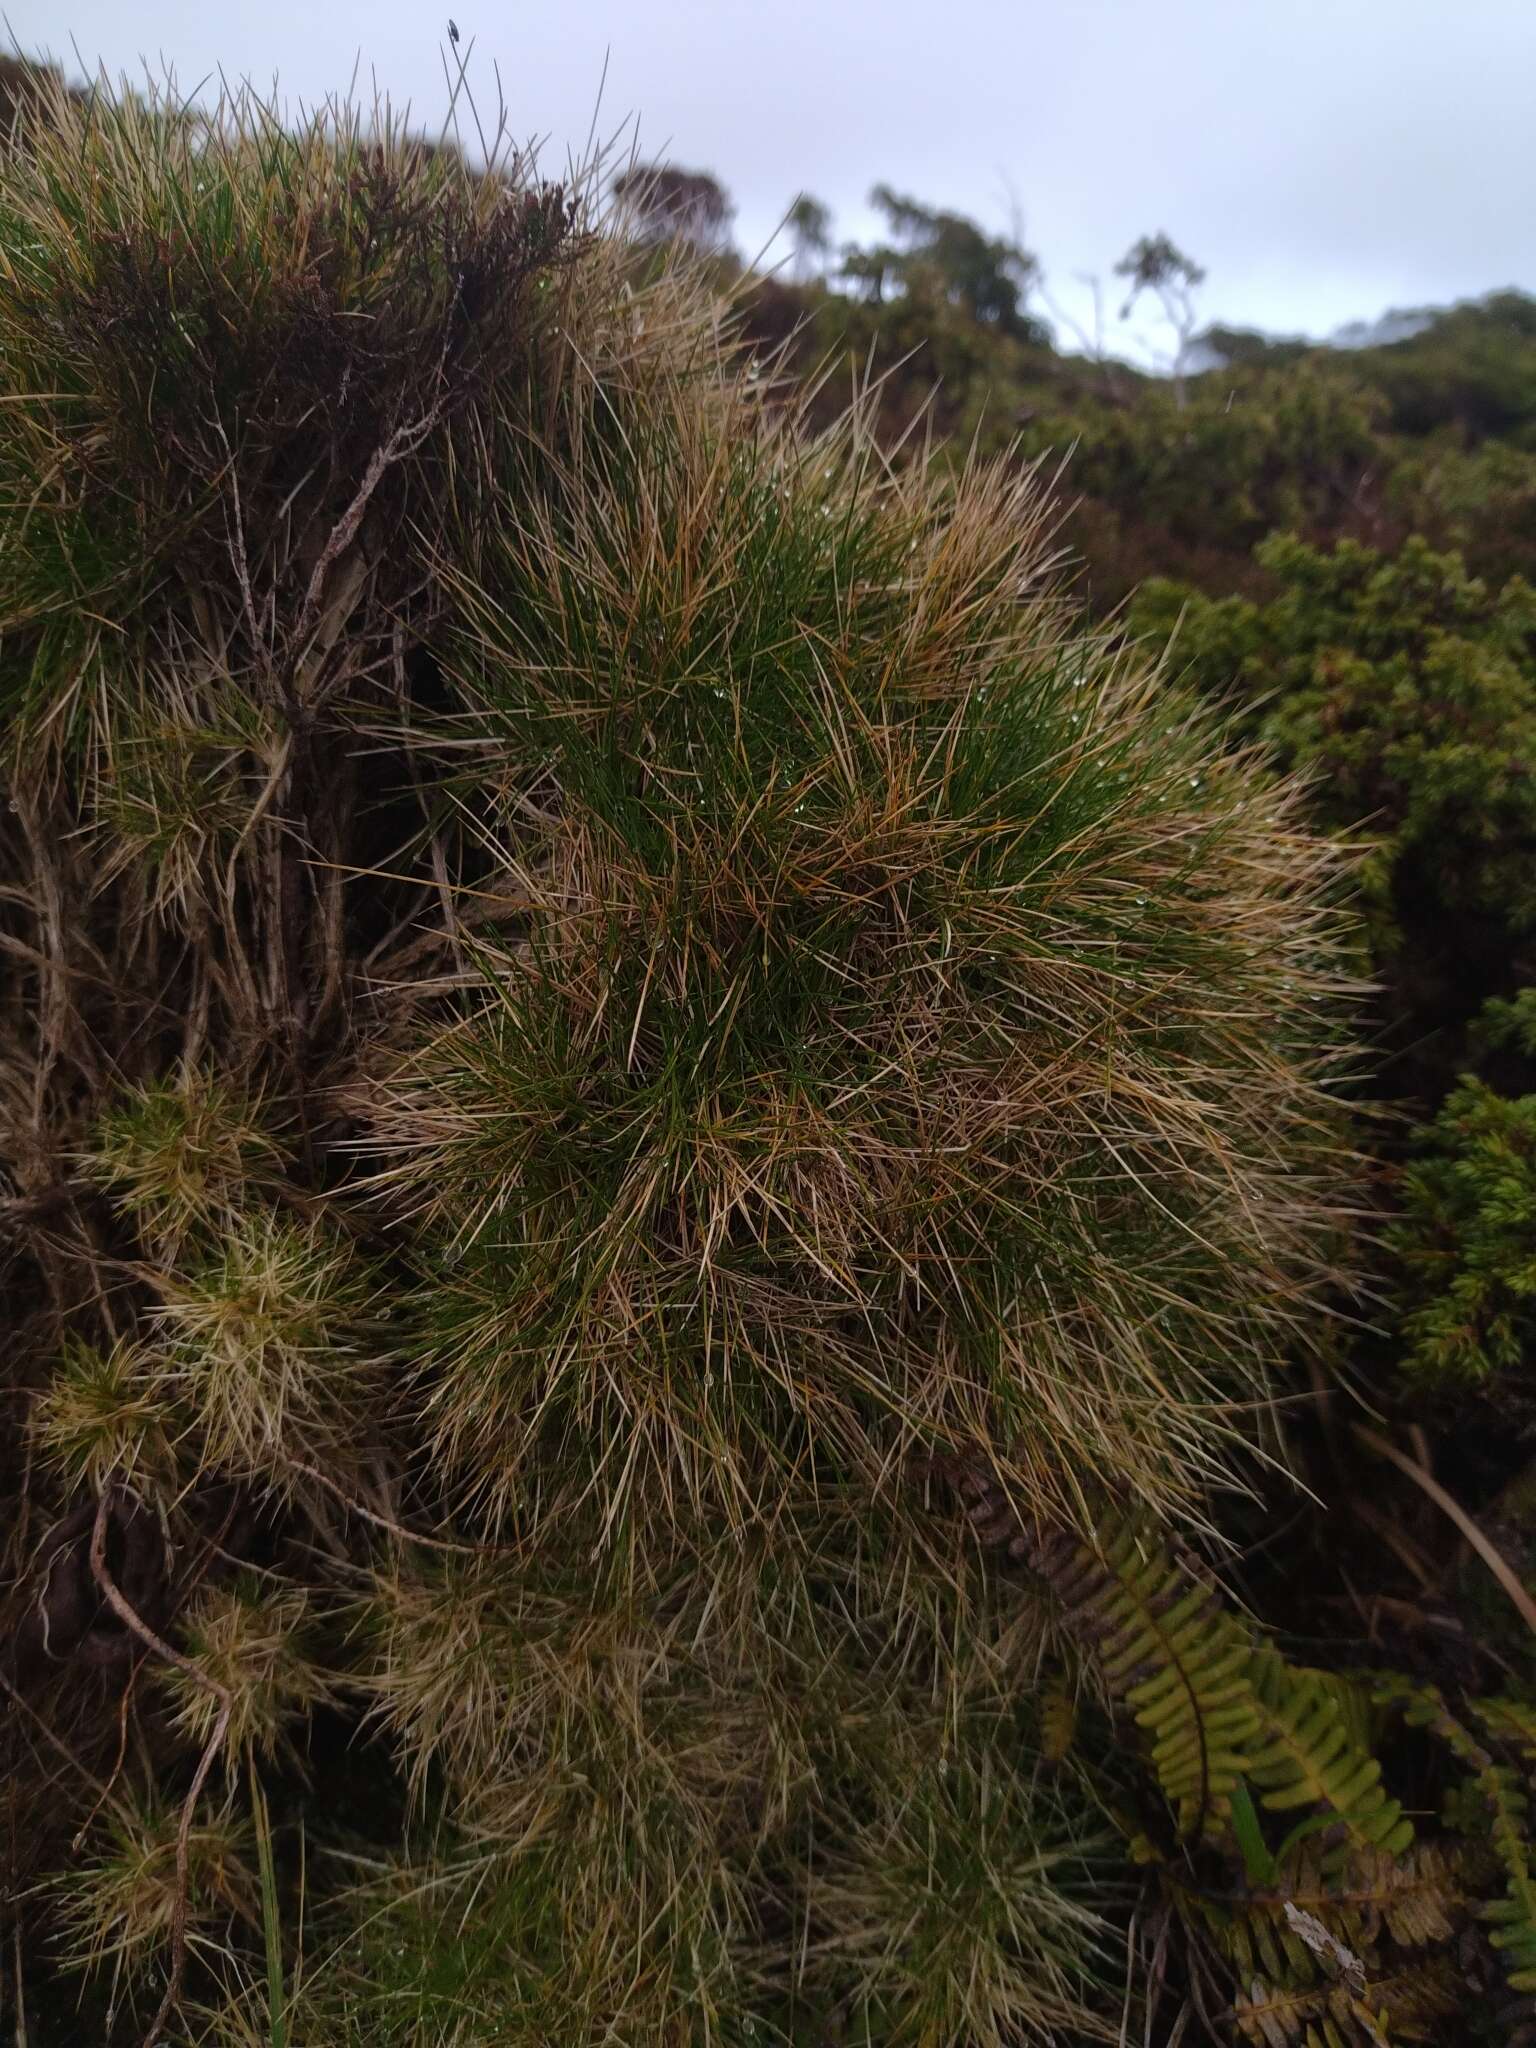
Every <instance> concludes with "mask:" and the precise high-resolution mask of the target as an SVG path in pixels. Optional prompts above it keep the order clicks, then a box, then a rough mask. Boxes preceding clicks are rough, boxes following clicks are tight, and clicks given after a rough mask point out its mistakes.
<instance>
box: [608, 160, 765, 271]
mask: <svg viewBox="0 0 1536 2048" xmlns="http://www.w3.org/2000/svg"><path fill="white" fill-rule="evenodd" d="M613 196H614V198H615V199H617V200H618V202H619V204H620V205H621V206H622V207H623V208H624V209H625V211H626V212H627V213H628V214H629V216H630V220H631V224H632V228H633V232H634V233H635V235H636V236H637V237H638V239H639V240H640V241H642V242H655V243H660V242H687V243H688V244H689V245H690V246H691V247H693V248H695V249H702V250H722V249H726V248H728V247H729V246H730V224H731V220H732V217H733V216H734V214H735V211H736V209H735V207H734V206H733V205H732V203H731V199H730V195H729V194H728V193H727V191H726V189H725V187H724V186H723V185H722V184H721V183H720V180H719V179H718V178H717V177H715V176H714V174H713V173H712V172H710V171H689V170H684V169H683V168H682V166H681V165H679V164H633V165H631V166H630V168H629V169H628V170H626V171H621V172H620V173H619V175H618V177H616V178H615V179H614V181H613Z"/></svg>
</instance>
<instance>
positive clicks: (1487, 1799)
mask: <svg viewBox="0 0 1536 2048" xmlns="http://www.w3.org/2000/svg"><path fill="white" fill-rule="evenodd" d="M1377 1697H1378V1698H1380V1699H1382V1700H1385V1701H1389V1702H1392V1703H1394V1704H1397V1705H1400V1706H1401V1707H1402V1709H1403V1715H1404V1719H1405V1720H1406V1721H1407V1722H1408V1724H1409V1726H1410V1727H1415V1728H1423V1729H1425V1730H1426V1731H1427V1732H1428V1733H1429V1734H1431V1735H1433V1736H1434V1737H1435V1738H1436V1739H1437V1741H1439V1742H1440V1743H1442V1744H1443V1745H1444V1747H1445V1748H1446V1749H1447V1750H1448V1751H1449V1752H1450V1754H1451V1755H1452V1756H1453V1757H1454V1758H1455V1759H1456V1761H1457V1762H1458V1763H1459V1764H1461V1765H1462V1766H1463V1767H1464V1768H1465V1769H1466V1771H1467V1773H1468V1777H1469V1780H1470V1786H1471V1790H1472V1791H1473V1793H1474V1794H1475V1795H1476V1797H1477V1800H1478V1802H1479V1803H1480V1805H1481V1806H1482V1808H1483V1811H1484V1813H1485V1815H1486V1818H1487V1824H1488V1840H1489V1843H1490V1845H1491V1847H1492V1850H1493V1853H1494V1855H1495V1856H1496V1857H1497V1858H1498V1861H1499V1865H1500V1868H1501V1869H1502V1871H1503V1874H1504V1880H1505V1890H1504V1896H1503V1897H1502V1898H1500V1899H1494V1900H1492V1901H1491V1902H1490V1903H1489V1904H1488V1905H1486V1906H1484V1907H1483V1908H1482V1913H1481V1917H1482V1918H1483V1919H1484V1920H1485V1921H1487V1922H1488V1924H1489V1925H1490V1926H1491V1927H1492V1928H1493V1930H1494V1931H1493V1933H1492V1934H1491V1935H1490V1936H1489V1940H1490V1941H1491V1942H1492V1943H1493V1946H1494V1947H1495V1948H1496V1949H1498V1950H1500V1951H1501V1952H1502V1954H1503V1958H1504V1974H1505V1976H1506V1978H1507V1980H1508V1982H1509V1986H1510V1989H1511V1990H1512V1991H1521V1992H1529V1991H1536V1874H1533V1872H1532V1868H1531V1842H1530V1830H1529V1826H1528V1824H1527V1820H1526V1815H1527V1812H1528V1810H1529V1806H1530V1800H1529V1797H1528V1795H1527V1793H1526V1789H1525V1786H1524V1784H1523V1782H1522V1780H1521V1777H1520V1773H1519V1772H1518V1771H1517V1770H1516V1769H1515V1768H1514V1767H1513V1766H1512V1765H1510V1764H1506V1763H1501V1762H1500V1761H1499V1759H1498V1758H1497V1757H1496V1756H1495V1755H1494V1754H1493V1753H1492V1752H1491V1751H1490V1750H1489V1749H1488V1748H1487V1746H1486V1745H1485V1744H1484V1743H1483V1742H1481V1741H1479V1739H1478V1737H1477V1736H1476V1735H1475V1734H1474V1733H1473V1732H1472V1730H1471V1729H1470V1728H1468V1727H1467V1726H1466V1724H1465V1723H1464V1722H1463V1721H1461V1720H1459V1719H1458V1718H1457V1717H1456V1715H1455V1714H1453V1713H1452V1712H1451V1710H1450V1708H1449V1707H1448V1706H1447V1705H1446V1703H1445V1698H1444V1696H1443V1694H1442V1693H1441V1692H1440V1690H1439V1688H1438V1687H1437V1686H1433V1685H1413V1684H1411V1683H1409V1682H1408V1681H1407V1680H1405V1679H1394V1678H1387V1679H1383V1680H1382V1681H1381V1683H1380V1684H1379V1686H1378V1689H1377ZM1474 1711H1475V1712H1476V1713H1477V1715H1478V1718H1479V1719H1480V1720H1481V1721H1483V1723H1484V1726H1485V1728H1486V1729H1487V1730H1488V1731H1489V1733H1490V1734H1493V1735H1494V1736H1495V1738H1496V1739H1497V1737H1498V1736H1500V1735H1505V1734H1506V1733H1507V1731H1509V1730H1510V1729H1513V1730H1514V1731H1515V1739H1516V1741H1517V1742H1518V1743H1519V1745H1520V1746H1521V1747H1522V1749H1523V1748H1524V1744H1525V1737H1524V1735H1523V1733H1522V1732H1521V1730H1522V1727H1523V1725H1524V1720H1525V1716H1524V1713H1523V1710H1521V1709H1520V1708H1519V1707H1518V1706H1517V1705H1516V1704H1515V1703H1513V1702H1498V1703H1495V1704H1494V1705H1493V1706H1492V1709H1491V1710H1490V1708H1489V1706H1488V1705H1487V1704H1486V1703H1485V1704H1484V1705H1482V1706H1478V1707H1475V1708H1474Z"/></svg>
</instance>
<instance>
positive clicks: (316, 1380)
mask: <svg viewBox="0 0 1536 2048" xmlns="http://www.w3.org/2000/svg"><path fill="white" fill-rule="evenodd" d="M0 114H3V116H4V126H5V135H6V138H7V140H6V146H5V149H4V151H3V154H0V1395H3V1401H0V1783H3V1787H4V1791H3V1804H0V1818H3V1828H0V1917H3V1928H0V1932H3V1936H4V1939H3V1943H0V1950H3V1953H0V2009H3V2013H4V2023H5V2025H6V2026H8V2027H10V2028H11V2029H12V2031H13V2033H14V2036H15V2038H16V2040H17V2041H18V2042H19V2043H25V2044H29V2048H51V2044H57V2048H61V2044H72V2043H75V2042H80V2041H89V2042H92V2043H95V2042H103V2043H107V2044H109V2048H116V2044H119V2043H123V2044H126V2043H144V2044H146V2048H152V2044H154V2043H157V2042H160V2043H169V2042H177V2043H198V2044H208V2048H213V2044H228V2048H237V2044H239V2048H255V2044H265V2048H348V2044H355V2048H388V2044H396V2048H493V2044H494V2048H544V2044H549V2043H560V2044H562V2048H564V2044H572V2048H582V2044H592V2048H597V2044H635V2048H640V2044H645V2048H654V2044H663V2048H674V2044H675V2048H694V2044H698V2048H770V2044H777V2048H829V2044H838V2048H1024V2044H1030V2043H1036V2044H1066V2048H1084V2044H1088V2043H1092V2042H1099V2041H1102V2042H1106V2043H1128V2042H1142V2043H1147V2044H1168V2048H1175V2044H1178V2043H1181V2042H1182V2043H1194V2042H1198V2041H1201V2040H1210V2041H1217V2042H1222V2041H1225V2042H1244V2043H1254V2044H1261V2048H1286V2044H1288V2043H1301V2044H1306V2048H1347V2044H1380V2043H1383V2042H1389V2043H1396V2042H1435V2043H1447V2044H1455V2043H1468V2044H1481V2043H1502V2042H1516V2043H1518V2042H1520V2041H1530V2040H1536V1846H1533V1838H1532V1832H1531V1824H1530V1820H1529V1811H1528V1802H1529V1797H1530V1781H1531V1774H1532V1770H1533V1768H1536V1658H1533V1647H1536V1635H1533V1631H1536V1462H1533V1459H1536V1401H1533V1398H1532V1393H1531V1365H1530V1360H1531V1355H1532V1346H1533V1344H1536V794H1533V790H1532V780H1531V778H1532V772H1533V765H1536V590H1533V588H1532V587H1531V584H1530V583H1528V582H1527V581H1526V580H1525V577H1526V575H1527V574H1530V575H1531V576H1532V577H1533V578H1536V560H1533V559H1532V551H1533V549H1536V303H1533V302H1532V301H1530V300H1527V299H1525V298H1524V297H1522V296H1520V295H1518V294H1515V293H1503V294H1498V295H1495V296H1493V297H1491V298H1489V299H1487V300H1485V301H1483V302H1481V303H1479V304H1477V305H1470V306H1464V307H1460V308H1457V309H1454V310H1452V311H1449V312H1442V313H1436V314H1433V315H1425V316H1423V317H1422V318H1421V319H1419V320H1418V321H1415V322H1410V323H1408V324H1409V326H1410V327H1412V328H1413V329H1414V331H1413V332H1411V333H1410V334H1408V335H1407V337H1406V338H1404V339H1401V340H1398V341H1396V342H1393V343H1391V344H1389V345H1382V346H1375V347H1366V348H1359V349H1355V350H1351V351H1342V350H1330V349H1324V348H1314V347H1310V346H1307V345H1305V344H1301V343H1297V342H1292V341H1274V340H1269V339H1266V338H1265V337H1263V336H1256V335H1245V334H1237V333H1231V332H1221V331H1215V330H1208V331H1206V332H1204V333H1203V334H1202V333H1200V332H1199V330H1198V318H1197V306H1198V292H1199V286H1200V283H1201V273H1200V271H1199V269H1198V266H1197V265H1196V264H1194V263H1193V262H1192V261H1191V260H1190V259H1189V258H1187V257H1186V256H1184V255H1183V254H1182V253H1181V252H1180V251H1179V250H1178V249H1177V248H1176V247H1175V245H1173V244H1172V243H1171V242H1170V241H1169V240H1168V238H1167V237H1166V235H1162V234H1157V235H1149V236H1146V237H1143V238H1142V240H1141V241H1139V242H1138V243H1137V244H1135V245H1134V246H1133V248H1132V249H1131V251H1130V252H1129V253H1128V255H1127V257H1126V258H1125V260H1124V262H1123V263H1122V264H1121V265H1120V266H1119V270H1118V277H1119V279H1120V280H1121V287H1117V288H1122V287H1123V295H1126V296H1128V297H1129V299H1131V300H1133V301H1136V302H1138V303H1140V304H1141V305H1143V306H1144V307H1145V306H1146V305H1148V304H1156V305H1160V306H1161V308H1162V310H1163V311H1164V312H1165V314H1166V316H1167V320H1168V324H1169V327H1170V330H1171V331H1172V332H1173V334H1174V337H1175V344H1174V347H1173V349H1172V350H1171V351H1170V354H1171V356H1172V358H1173V360H1172V365H1171V374H1169V375H1166V376H1155V377H1154V376H1151V375H1147V374H1143V373H1141V372H1138V371H1136V370H1133V369H1132V368H1130V367H1129V366H1127V365H1126V364H1124V363H1121V362H1118V361H1115V360H1113V359H1111V358H1109V357H1107V356H1105V355H1103V354H1102V352H1101V353H1099V354H1097V355H1096V354H1095V353H1094V352H1093V351H1092V350H1090V351H1089V352H1088V353H1086V354H1083V353H1077V354H1065V353H1061V352H1059V351H1058V349H1057V348H1056V347H1055V346H1054V345H1053V342H1052V339H1051V332H1050V329H1049V327H1048V326H1047V325H1046V323H1045V321H1044V320H1043V318H1042V314H1041V308H1042V307H1043V306H1044V304H1045V299H1046V287H1047V281H1045V280H1043V279H1042V278H1041V276H1040V273H1039V268H1038V266H1037V265H1036V264H1035V262H1034V260H1033V259H1032V258H1031V257H1030V255H1029V253H1028V251H1027V250H1025V249H1024V248H1023V247H1022V246H1021V245H1020V243H1019V241H1018V239H1017V237H1012V238H1010V237H1006V236H997V235H993V234H991V233H989V232H988V231H986V230H984V229H983V228H981V227H979V226H978V225H977V224H975V223H973V222H969V221H966V220H964V219H962V218H960V217H958V216H955V215H952V214H948V213H942V212H937V211H934V210H932V209H930V208H928V207H926V206H925V205H924V204H923V203H922V202H921V201H920V200H918V199H915V198H912V197H909V196H905V195H903V194H900V193H898V192H896V191H894V190H892V189H890V188H886V187H881V188H878V190H877V194H876V198H877V201H878V203H879V205H880V207H881V209H882V211H883V213H884V215H885V217H886V219H887V221H888V223H889V231H890V232H889V239H888V240H887V241H886V242H883V243H880V244H877V245H875V246H872V247H862V248H852V249H845V250H842V251H838V252H834V249H833V246H832V235H831V223H830V222H829V220H828V218H827V215H826V212H825V209H824V208H821V207H820V206H818V205H817V203H816V202H815V201H814V200H812V199H809V198H806V197H802V198H801V199H800V200H798V201H797V202H796V205H795V207H794V209H793V210H792V213H791V217H790V218H791V226H792V230H793V237H794V250H795V254H794V261H793V264H792V265H791V266H789V268H788V269H787V270H786V271H785V272H784V273H782V274H780V275H777V276H774V277H769V278H761V277H756V278H755V277H750V276H746V275H744V274H743V273H742V271H741V266H740V264H739V261H738V260H737V258H736V257H735V256H734V254H733V253H732V251H731V249H730V246H729V220H730V208H729V202H728V199H727V197H726V195H725V194H724V193H723V191H722V190H721V188H720V187H719V186H718V184H717V183H716V181H715V180H714V179H713V178H711V177H710V176H708V175H707V174H705V173H700V172H686V171H678V170H675V169H673V170H665V171H658V170H656V169H655V168H654V167H644V166H633V165H631V166H629V167H627V168H626V169H625V170H624V171H623V172H622V173H621V174H620V175H619V176H618V177H617V178H614V177H612V176H611V175H609V167H606V166H604V165H602V164H600V163H599V164H593V165H591V166H589V167H587V168H586V169H585V170H583V171H580V172H578V173H577V174H575V175H574V177H573V178H572V179H571V180H570V181H568V182H567V183H565V184H563V185H556V184H552V183H550V182H548V181H547V180H545V179H543V178H542V177H541V176H540V175H539V172H538V169H537V166H536V165H534V164H532V163H529V162H526V161H524V160H523V159H521V158H520V157H519V156H518V155H517V154H516V153H515V152H512V151H510V150H508V149H506V148H504V147H501V146H500V145H499V144H494V145H493V148H492V152H491V156H492V167H491V168H490V169H489V170H483V169H476V168H475V167H474V165H473V164H472V163H471V161H470V159H469V158H468V157H467V156H466V155H465V154H464V153H462V152H461V151H460V150H459V149H458V148H457V147H453V146H448V145H446V144H444V145H440V146H435V147H430V146H427V145H425V144H422V143H420V142H417V141H413V140H411V139H410V138H409V137H407V136H405V135H404V134H402V133H399V132H397V131H396V130H395V129H394V128H392V127H391V126H390V125H389V124H388V123H387V122H386V123H385V124H383V126H382V127H380V126H379V125H378V124H376V123H374V122H368V123H365V122H364V121H362V120H361V118H359V117H358V116H356V115H355V114H353V113H352V112H351V111H349V110H346V109H334V108H333V109H331V110H330V111H329V113H328V114H327V116H325V117H324V118H317V119H316V120H315V121H313V122H312V123H310V124H309V125H308V126H306V127H304V128H303V129H302V130H300V131H298V132H294V131H293V130H291V129H285V128H284V127H283V126H282V125H281V124H280V123H279V121H278V120H277V118H276V116H275V115H274V114H273V113H272V112H271V110H270V109H268V108H267V107H265V106H264V105H263V104H262V103H261V102H259V101H258V100H256V99H255V98H253V97H252V96H250V95H249V94H246V93H240V94H236V95H234V96H232V97H231V98H229V99H227V100H226V101H225V102H224V103H222V104H221V106H220V107H219V108H218V110H217V111H216V113H214V114H213V115H208V114H206V113H203V114H198V113H195V112H194V111H193V110H191V109H189V108H187V107H184V106H179V105H177V104H175V103H174V102H172V101H169V100H153V99H151V100H145V99H140V98H136V97H133V96H130V95H113V94H111V93H108V92H106V91H104V90H103V91H90V92H87V91H84V90H78V91H69V90H66V88H65V87H64V85H63V83H62V81H61V80H59V79H58V78H57V77H55V76H52V75H50V74H47V73H45V72H42V71H37V70H32V69H30V68H28V67H25V66H21V65H17V64H10V65H5V66H0ZM465 125H466V127H469V128H472V126H473V124H472V123H470V122H468V120H467V119H466V123H465ZM475 161H476V162H478V161H479V158H478V157H477V158H476V160H475ZM871 366H872V368H871ZM1068 451H1070V461H1069V463H1068V466H1067V469H1066V471H1065V476H1064V477H1063V478H1061V479H1060V481H1058V470H1059V467H1060V463H1061V460H1062V458H1063V456H1064V455H1066V454H1067V453H1068Z"/></svg>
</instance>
